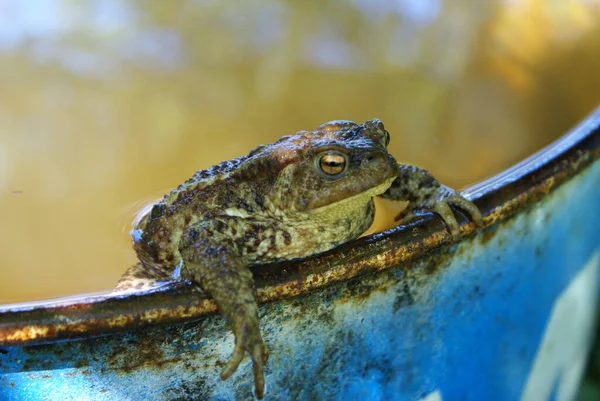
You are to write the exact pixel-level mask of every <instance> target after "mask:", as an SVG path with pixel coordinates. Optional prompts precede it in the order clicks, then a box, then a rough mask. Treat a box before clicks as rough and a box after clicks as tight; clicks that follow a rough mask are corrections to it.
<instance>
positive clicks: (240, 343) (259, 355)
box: [221, 304, 269, 399]
mask: <svg viewBox="0 0 600 401" xmlns="http://www.w3.org/2000/svg"><path fill="white" fill-rule="evenodd" d="M256 316H257V311H256V304H246V305H242V306H237V307H236V308H235V315H234V316H233V317H232V319H233V333H234V334H235V348H234V350H233V355H232V357H231V359H230V360H229V362H227V365H226V366H225V368H224V369H223V371H222V372H221V379H223V380H226V379H228V378H229V377H230V376H231V375H232V374H233V373H234V372H235V371H236V370H237V368H238V366H239V364H240V362H241V361H242V359H243V358H244V355H245V353H246V351H248V354H250V358H252V367H253V370H254V388H255V391H256V397H257V398H259V399H260V398H263V397H264V394H265V376H264V364H265V362H267V359H268V358H269V352H268V350H267V347H266V346H265V344H264V342H263V340H262V337H261V335H260V329H259V326H258V318H257V317H256Z"/></svg>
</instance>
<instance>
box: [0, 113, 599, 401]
mask: <svg viewBox="0 0 600 401" xmlns="http://www.w3.org/2000/svg"><path fill="white" fill-rule="evenodd" d="M598 159H600V109H598V110H596V111H595V112H594V113H593V114H592V115H591V116H590V117H589V118H588V119H586V120H585V121H583V122H582V123H581V124H580V125H579V126H578V127H577V128H575V129H574V130H573V131H572V132H570V133H569V134H567V135H565V136H564V137H562V138H561V139H559V140H558V141H556V142H555V143H553V144H552V145H550V146H548V147H547V148H545V149H543V150H541V151H540V152H538V153H537V154H535V155H533V156H532V157H530V158H529V159H527V160H525V161H523V162H521V163H519V164H518V165H516V166H514V167H512V168H510V169H508V170H507V171H505V172H503V173H501V174H499V175H497V176H495V177H493V178H491V179H489V180H487V181H485V182H482V183H481V184H479V185H476V186H474V187H472V188H469V189H468V190H466V191H465V192H466V194H467V197H470V198H471V199H472V200H473V201H474V202H475V203H476V204H477V205H478V206H479V207H480V209H481V210H482V212H483V214H484V221H485V225H484V227H482V228H479V229H476V228H475V227H474V225H473V224H468V223H467V219H465V218H463V219H462V223H463V225H462V230H463V233H464V234H465V235H466V236H465V237H464V238H462V239H461V240H460V241H459V242H458V243H453V242H452V241H451V238H450V236H449V235H448V234H447V233H446V229H445V227H444V225H443V223H442V221H441V220H440V219H439V218H438V217H437V216H436V215H433V214H431V215H426V216H424V217H423V218H422V219H419V220H418V221H415V222H413V223H411V224H409V225H406V226H401V227H397V228H394V229H392V230H388V231H385V232H383V233H380V234H376V235H372V236H368V237H364V238H360V239H358V240H355V241H353V242H351V243H347V244H345V245H343V246H340V247H338V248H336V249H334V250H332V251H330V252H327V253H325V254H321V255H318V256H315V257H312V258H309V259H305V260H297V261H290V262H285V263H278V264H272V265H267V266H258V267H256V268H255V269H254V274H255V278H256V281H257V285H258V297H259V300H260V302H261V303H262V304H263V305H262V306H261V309H260V314H261V323H262V329H263V332H264V334H265V340H266V342H267V344H268V345H269V347H270V349H271V353H272V357H271V359H270V360H269V362H268V364H267V372H266V374H267V376H266V377H267V378H266V380H267V396H266V399H307V400H308V399H347V398H350V399H357V398H360V399H362V398H366V399H383V398H385V399H415V400H417V399H424V400H442V399H450V400H453V399H459V398H460V399H465V400H484V399H485V400H517V399H535V400H545V399H550V398H551V397H554V396H557V397H559V398H560V397H567V398H565V399H569V398H568V397H569V396H573V395H574V394H575V392H576V390H577V385H578V382H579V378H580V376H581V370H582V369H583V366H584V363H585V358H586V355H587V351H588V348H589V340H590V339H589V337H590V335H591V333H592V331H593V318H592V316H593V315H594V306H595V302H596V299H597V284H598V283H599V280H598V273H597V270H598V267H599V266H598V264H599V263H600V262H599V260H600V256H599V255H600V228H599V227H600V161H599V160H598ZM215 310H216V307H215V304H214V303H213V302H212V300H210V299H208V298H207V297H205V296H204V295H203V294H202V292H201V291H199V290H196V289H193V288H192V287H191V286H190V285H189V284H187V283H170V284H165V285H163V286H160V287H157V288H155V289H152V290H150V291H145V292H137V293H129V294H126V295H115V294H110V293H102V294H93V295H83V296H78V297H72V298H68V299H60V300H49V301H45V302H36V303H31V304H15V305H4V306H0V399H2V400H5V399H6V400H27V399H31V400H37V399H50V400H54V399H57V400H58V399H60V400H62V399H101V400H102V399H106V400H111V399H132V400H138V399H140V400H141V399H215V400H216V399H247V398H249V397H251V394H252V383H253V381H252V372H251V370H252V369H251V366H250V362H249V360H246V361H245V362H244V363H243V366H241V367H240V369H239V372H238V373H236V374H235V375H234V377H233V378H231V379H229V380H228V381H225V382H221V381H220V379H219V377H218V375H219V372H220V369H221V367H222V364H223V362H224V361H226V360H227V359H228V357H229V354H230V352H231V350H232V349H233V336H232V335H231V333H230V332H229V331H228V330H227V329H225V328H224V327H223V321H222V320H221V318H220V317H219V316H217V315H215V314H214V313H213V312H214V311H215ZM65 340H68V341H65Z"/></svg>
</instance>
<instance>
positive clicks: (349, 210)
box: [305, 177, 396, 223]
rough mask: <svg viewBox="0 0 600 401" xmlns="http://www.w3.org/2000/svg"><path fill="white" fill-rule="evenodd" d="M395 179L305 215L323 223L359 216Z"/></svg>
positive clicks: (389, 179) (392, 178)
mask: <svg viewBox="0 0 600 401" xmlns="http://www.w3.org/2000/svg"><path fill="white" fill-rule="evenodd" d="M395 179H396V177H391V178H388V179H387V180H385V181H383V182H382V183H381V184H379V185H376V186H374V187H372V188H369V189H367V190H366V191H364V192H361V193H359V194H356V195H354V196H351V197H348V198H345V199H343V200H341V201H339V202H335V203H331V204H329V205H325V206H321V207H318V208H316V209H312V210H310V211H307V212H305V213H307V214H309V215H310V216H311V218H314V219H317V220H320V221H322V222H324V223H325V222H328V221H329V222H334V221H338V220H341V219H344V218H347V217H348V216H360V215H361V213H362V211H363V210H364V209H365V207H366V206H367V205H368V204H369V203H370V202H371V199H372V198H373V197H374V196H377V195H381V194H382V193H384V192H385V191H386V190H387V189H388V188H389V187H390V186H391V185H392V182H393V181H394V180H395Z"/></svg>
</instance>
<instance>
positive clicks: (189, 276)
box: [117, 119, 482, 398]
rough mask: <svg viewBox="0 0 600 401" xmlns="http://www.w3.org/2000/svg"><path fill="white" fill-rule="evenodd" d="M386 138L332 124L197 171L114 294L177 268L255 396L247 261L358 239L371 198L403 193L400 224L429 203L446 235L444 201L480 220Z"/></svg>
mask: <svg viewBox="0 0 600 401" xmlns="http://www.w3.org/2000/svg"><path fill="white" fill-rule="evenodd" d="M389 142H390V135H389V133H388V132H387V131H386V130H385V128H384V126H383V124H382V123H381V121H379V120H377V119H374V120H370V121H366V122H364V123H362V124H356V123H354V122H351V121H331V122H328V123H325V124H323V125H321V126H319V127H318V128H317V129H316V130H314V131H300V132H298V133H296V134H295V135H290V136H284V137H282V138H281V139H279V140H278V141H276V142H274V143H271V144H269V145H263V146H259V147H257V148H256V149H254V150H252V151H251V152H250V153H249V154H248V155H246V156H242V157H240V158H237V159H233V160H229V161H225V162H222V163H220V164H218V165H215V166H213V167H210V168H208V169H206V170H201V171H198V172H196V173H195V174H194V176H193V177H192V178H190V179H189V180H188V181H186V182H185V183H183V184H182V185H180V186H179V187H177V188H176V189H174V190H173V191H172V192H170V193H169V194H167V195H165V196H164V198H163V199H162V200H161V201H160V202H158V203H156V204H155V205H154V206H153V207H152V209H151V210H150V212H149V213H147V214H146V215H145V216H144V217H143V218H142V219H141V220H140V221H139V222H138V223H137V225H136V226H135V228H134V230H133V232H132V236H133V240H134V241H133V242H134V249H135V252H136V254H137V256H138V258H139V261H140V262H139V263H138V264H136V265H134V266H133V267H131V268H130V269H129V270H128V271H126V273H125V274H124V275H123V277H122V279H121V281H119V283H118V285H117V290H125V289H128V288H143V287H145V286H149V285H151V284H152V282H153V281H156V280H165V279H168V278H169V277H173V276H175V278H176V279H181V280H189V281H191V282H192V283H194V284H195V285H198V286H200V287H201V289H202V290H203V291H205V292H206V293H208V294H209V295H210V296H211V297H212V298H213V299H214V300H215V302H216V303H217V305H218V307H219V310H220V312H221V313H222V314H223V316H224V317H225V319H226V320H227V321H228V322H229V324H230V325H231V328H232V330H233V332H234V334H235V346H234V350H233V356H232V357H231V359H230V360H229V361H228V362H227V364H226V365H225V367H224V369H223V371H222V373H221V378H222V379H227V378H228V377H230V376H231V375H232V374H233V373H234V372H235V370H236V369H237V367H238V365H239V364H240V362H241V361H242V358H243V357H244V355H245V354H246V352H247V353H248V354H249V355H250V358H251V359H252V364H253V369H254V377H255V389H256V396H257V397H258V398H262V397H263V395H264V373H263V367H264V364H265V362H266V361H267V357H268V351H267V347H266V346H265V344H264V342H263V339H262V337H261V333H260V328H259V319H258V307H257V303H256V299H255V285H254V281H253V278H252V273H251V271H250V270H249V269H248V266H250V265H253V264H264V263H269V262H274V261H280V260H286V259H290V258H302V257H306V256H310V255H314V254H317V253H320V252H324V251H327V250H329V249H332V248H334V247H335V246H337V245H340V244H343V243H345V242H347V241H350V240H352V239H355V238H357V237H359V236H360V235H361V234H362V233H364V232H365V231H366V230H367V229H368V228H369V226H370V225H371V223H372V221H373V216H374V211H375V210H374V206H373V197H374V196H381V197H383V198H388V199H392V200H402V201H407V202H408V206H407V208H406V213H404V215H403V216H401V220H402V221H404V222H406V221H408V220H410V219H412V218H414V216H415V215H418V214H419V213H422V212H425V211H433V212H435V213H437V214H439V215H440V216H441V218H442V219H443V220H444V222H445V223H446V225H447V227H448V230H449V231H450V233H451V235H453V236H454V237H457V236H459V235H460V230H459V225H458V223H457V220H456V218H455V216H454V212H453V210H452V209H451V207H450V206H453V207H457V208H459V209H461V210H463V211H464V212H466V213H467V214H468V215H469V216H470V217H471V218H472V220H474V221H475V222H476V223H477V224H480V223H481V220H482V219H481V214H480V212H479V210H478V208H477V207H476V206H475V205H474V204H473V203H471V202H470V201H468V200H467V199H465V198H464V197H462V196H461V195H460V194H458V193H456V192H455V191H453V190H452V189H450V188H448V187H445V186H443V185H441V184H440V183H439V182H438V181H436V180H435V179H434V178H433V177H432V176H431V174H429V173H428V172H427V171H425V170H423V169H420V168H417V167H414V166H409V165H399V164H398V163H397V162H396V160H395V159H394V157H393V156H392V155H390V154H389V153H388V151H387V149H386V148H387V146H388V144H389Z"/></svg>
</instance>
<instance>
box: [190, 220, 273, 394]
mask: <svg viewBox="0 0 600 401" xmlns="http://www.w3.org/2000/svg"><path fill="white" fill-rule="evenodd" d="M180 253H181V257H182V259H183V266H182V268H181V277H182V278H183V279H188V280H191V281H193V282H195V283H197V284H199V285H200V287H201V288H202V289H203V290H204V291H206V292H207V293H208V294H210V296H211V297H212V298H213V299H214V300H215V302H216V303H217V305H218V306H219V309H220V311H221V313H222V314H223V315H224V316H225V318H226V319H227V321H228V322H229V323H230V324H231V326H232V329H233V333H234V334H235V348H234V351H233V356H232V357H231V359H230V360H229V362H228V363H227V365H226V366H225V368H224V369H223V371H222V372H221V378H222V379H223V380H225V379H227V378H229V377H230V376H231V375H232V374H233V373H234V372H235V370H236V369H237V367H238V366H239V364H240V362H241V361H242V358H243V357H244V354H245V353H246V351H248V353H249V354H250V357H251V358H252V366H253V368H254V386H255V389H256V397H257V398H263V396H264V387H265V379H264V373H263V367H264V364H265V362H266V361H267V358H268V351H267V347H266V346H265V344H264V343H263V340H262V336H261V334H260V328H259V323H258V307H257V304H256V298H255V288H254V280H253V279H252V273H251V272H250V270H248V268H247V267H246V265H245V263H244V262H243V260H242V258H240V257H239V256H238V254H237V253H236V251H235V248H234V246H233V243H232V241H231V240H230V239H229V238H227V237H222V236H220V235H218V234H216V232H215V231H213V230H211V229H209V228H207V227H206V226H196V227H193V228H190V229H189V230H188V232H187V233H186V234H185V235H184V241H182V248H181V249H180Z"/></svg>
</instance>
